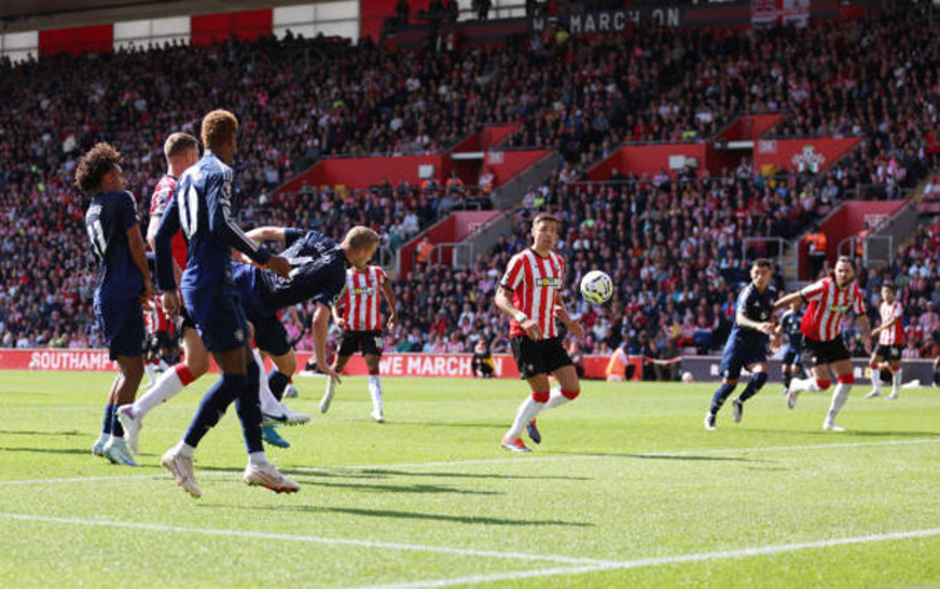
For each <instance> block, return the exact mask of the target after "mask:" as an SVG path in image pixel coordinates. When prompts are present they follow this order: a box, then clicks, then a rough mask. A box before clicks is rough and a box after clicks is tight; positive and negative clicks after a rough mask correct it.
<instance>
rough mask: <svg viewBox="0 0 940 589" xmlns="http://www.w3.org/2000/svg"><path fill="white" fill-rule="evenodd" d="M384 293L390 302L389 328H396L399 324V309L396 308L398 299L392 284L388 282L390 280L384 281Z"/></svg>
mask: <svg viewBox="0 0 940 589" xmlns="http://www.w3.org/2000/svg"><path fill="white" fill-rule="evenodd" d="M382 294H383V295H385V300H386V302H388V323H387V325H388V328H389V329H394V327H395V326H396V325H398V309H397V308H396V305H397V304H398V301H397V300H396V299H395V293H393V292H392V285H391V284H389V283H388V280H386V281H385V282H383V283H382Z"/></svg>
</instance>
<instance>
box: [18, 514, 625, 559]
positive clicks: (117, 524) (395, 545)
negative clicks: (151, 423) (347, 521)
mask: <svg viewBox="0 0 940 589" xmlns="http://www.w3.org/2000/svg"><path fill="white" fill-rule="evenodd" d="M0 519H8V520H16V521H27V522H40V523H49V524H64V525H73V526H88V527H104V528H122V529H128V530H143V531H148V532H169V533H174V534H202V535H206V536H225V537H232V538H252V539H255V540H281V541H285V542H303V543H309V544H326V545H333V546H356V547H358V548H377V549H383V550H403V551H408V552H434V553H438V554H452V555H458V556H476V557H482V558H500V559H508V560H522V561H528V562H540V561H549V562H555V563H559V564H571V565H580V566H585V565H590V566H592V567H605V566H611V565H617V564H618V562H617V561H612V560H600V559H596V558H575V557H571V556H563V555H556V554H530V553H523V552H504V551H502V550H499V551H497V550H475V549H471V548H450V547H447V546H431V545H425V544H404V543H399V542H377V541H372V540H351V539H346V538H324V537H321V536H301V535H297V534H272V533H268V532H252V531H250V530H225V529H219V528H193V527H187V526H167V525H162V524H148V523H138V522H122V521H113V520H94V519H80V518H68V517H47V516H42V515H30V514H24V513H0Z"/></svg>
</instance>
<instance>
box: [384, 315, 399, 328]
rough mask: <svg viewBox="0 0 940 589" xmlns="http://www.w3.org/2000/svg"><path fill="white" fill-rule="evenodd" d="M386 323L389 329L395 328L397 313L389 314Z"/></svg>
mask: <svg viewBox="0 0 940 589" xmlns="http://www.w3.org/2000/svg"><path fill="white" fill-rule="evenodd" d="M386 325H387V326H388V328H389V329H395V326H396V325H398V315H389V317H388V323H387V324H386Z"/></svg>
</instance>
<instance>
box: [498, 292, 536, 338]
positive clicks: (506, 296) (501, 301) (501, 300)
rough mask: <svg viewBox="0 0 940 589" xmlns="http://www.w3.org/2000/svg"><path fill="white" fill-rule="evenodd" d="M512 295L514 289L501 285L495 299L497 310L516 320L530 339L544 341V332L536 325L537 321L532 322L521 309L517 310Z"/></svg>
mask: <svg viewBox="0 0 940 589" xmlns="http://www.w3.org/2000/svg"><path fill="white" fill-rule="evenodd" d="M510 293H512V289H510V288H509V287H507V286H504V285H502V284H500V285H499V288H498V289H497V290H496V297H495V298H494V303H495V304H496V308H497V309H499V310H500V311H502V312H503V313H505V314H507V315H509V316H510V317H512V318H513V319H515V320H516V321H517V322H518V323H519V326H520V327H522V329H523V330H525V332H526V333H527V334H528V336H529V337H530V338H532V339H542V330H541V329H540V328H539V326H538V325H536V324H535V321H532V319H531V318H530V317H529V316H528V315H526V314H525V313H524V312H523V311H522V310H521V309H517V308H516V306H515V305H513V304H512V295H511V294H510Z"/></svg>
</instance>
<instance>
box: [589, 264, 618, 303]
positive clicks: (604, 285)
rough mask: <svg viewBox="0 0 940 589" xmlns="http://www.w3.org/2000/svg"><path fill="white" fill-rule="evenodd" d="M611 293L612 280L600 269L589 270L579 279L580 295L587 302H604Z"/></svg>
mask: <svg viewBox="0 0 940 589" xmlns="http://www.w3.org/2000/svg"><path fill="white" fill-rule="evenodd" d="M613 294H614V283H613V281H612V280H611V279H610V276H608V275H607V274H605V273H603V272H601V271H600V270H591V271H590V272H588V273H587V274H585V275H584V278H582V279H581V296H583V297H584V300H586V301H587V302H589V303H594V304H595V305H599V304H601V303H606V302H607V301H608V300H610V297H611V296H613Z"/></svg>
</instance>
